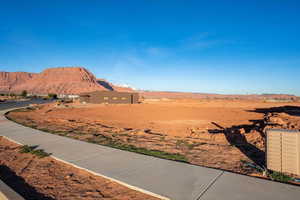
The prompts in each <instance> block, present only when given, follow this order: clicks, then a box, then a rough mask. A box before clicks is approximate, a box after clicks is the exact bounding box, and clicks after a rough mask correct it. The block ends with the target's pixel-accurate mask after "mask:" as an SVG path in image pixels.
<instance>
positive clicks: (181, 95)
mask: <svg viewBox="0 0 300 200" xmlns="http://www.w3.org/2000/svg"><path fill="white" fill-rule="evenodd" d="M139 93H140V95H141V96H143V97H144V98H146V99H156V98H169V99H245V100H254V99H261V100H264V99H278V100H292V99H296V98H297V96H295V95H289V94H250V95H238V94H234V95H226V94H211V93H192V92H168V91H139Z"/></svg>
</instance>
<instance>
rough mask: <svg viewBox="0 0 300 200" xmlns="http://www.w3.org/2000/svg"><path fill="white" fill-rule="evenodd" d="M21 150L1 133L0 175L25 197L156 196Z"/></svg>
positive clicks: (123, 198) (92, 198) (87, 199)
mask: <svg viewBox="0 0 300 200" xmlns="http://www.w3.org/2000/svg"><path fill="white" fill-rule="evenodd" d="M19 150H20V145H18V144H16V143H13V142H11V141H9V140H7V139H5V138H3V137H0V179H1V180H3V181H4V182H5V183H7V184H8V185H9V186H10V187H12V188H13V189H14V190H15V191H17V192H18V193H19V194H21V195H22V196H23V197H24V198H25V199H35V200H39V199H43V200H44V199H47V200H54V199H66V200H67V199H68V200H69V199H74V200H75V199H84V200H96V199H111V200H112V199H114V200H116V199H119V200H129V199H130V200H131V199H136V200H140V199H153V200H154V199H157V198H154V197H151V196H148V195H146V194H143V193H140V192H137V191H134V190H131V189H129V188H127V187H125V186H122V185H120V184H118V183H115V182H112V181H110V180H107V179H105V178H102V177H100V176H96V175H93V174H91V173H89V172H86V171H84V170H81V169H77V168H75V167H72V166H70V165H67V164H65V163H62V162H60V161H57V160H55V159H54V158H52V157H45V158H38V157H36V156H34V155H32V154H28V153H26V154H24V153H20V152H19Z"/></svg>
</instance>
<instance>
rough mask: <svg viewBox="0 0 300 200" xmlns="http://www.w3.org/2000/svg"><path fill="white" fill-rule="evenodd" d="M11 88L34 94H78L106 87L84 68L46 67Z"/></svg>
mask: <svg viewBox="0 0 300 200" xmlns="http://www.w3.org/2000/svg"><path fill="white" fill-rule="evenodd" d="M13 90H14V91H16V92H20V91H22V90H27V91H28V92H29V93H35V94H48V93H57V94H79V93H82V92H91V91H96V90H100V91H101V90H106V88H104V87H102V86H101V85H99V84H98V83H97V80H96V78H95V76H94V75H93V74H92V73H90V72H89V71H88V70H87V69H85V68H82V67H59V68H49V69H46V70H44V71H43V72H42V73H40V74H37V75H36V76H34V77H33V78H32V79H29V80H28V81H26V82H24V83H22V84H18V85H16V86H15V87H14V88H13Z"/></svg>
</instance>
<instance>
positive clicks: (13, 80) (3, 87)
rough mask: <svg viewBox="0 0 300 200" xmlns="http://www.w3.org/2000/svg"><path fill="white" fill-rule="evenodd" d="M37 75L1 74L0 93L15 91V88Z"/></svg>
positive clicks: (24, 73) (20, 73)
mask: <svg viewBox="0 0 300 200" xmlns="http://www.w3.org/2000/svg"><path fill="white" fill-rule="evenodd" d="M35 75H36V74H33V73H27V72H0V92H8V91H9V90H13V89H14V87H15V86H17V85H20V84H23V83H25V82H27V81H28V80H30V79H32V78H33V77H34V76H35Z"/></svg>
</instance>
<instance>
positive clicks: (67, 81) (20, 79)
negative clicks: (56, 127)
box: [0, 67, 297, 100]
mask: <svg viewBox="0 0 300 200" xmlns="http://www.w3.org/2000/svg"><path fill="white" fill-rule="evenodd" d="M23 90H26V91H27V92H28V93H33V94H48V93H56V94H80V93H84V92H92V91H119V92H133V91H135V90H133V89H132V88H129V87H122V86H117V85H114V84H113V83H110V82H108V81H107V80H105V79H103V78H96V77H95V76H94V75H93V74H92V73H91V72H89V71H88V70H87V69H85V68H83V67H57V68H48V69H45V70H44V71H42V72H41V73H27V72H0V93H7V92H9V91H10V92H13V93H21V92H22V91H23ZM136 92H139V93H140V95H141V96H142V97H143V98H145V99H161V98H168V99H246V100H253V99H260V100H262V99H279V100H293V99H296V98H297V97H296V96H294V95H286V94H265V95H223V94H208V93H191V92H165V91H143V90H140V91H136Z"/></svg>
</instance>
